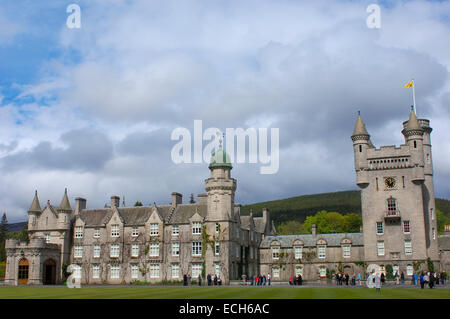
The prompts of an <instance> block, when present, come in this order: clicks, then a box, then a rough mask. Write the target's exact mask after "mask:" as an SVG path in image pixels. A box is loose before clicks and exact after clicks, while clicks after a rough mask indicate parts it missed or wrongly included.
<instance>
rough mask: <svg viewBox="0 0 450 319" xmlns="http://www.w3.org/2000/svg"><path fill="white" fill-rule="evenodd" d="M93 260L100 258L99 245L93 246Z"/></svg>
mask: <svg viewBox="0 0 450 319" xmlns="http://www.w3.org/2000/svg"><path fill="white" fill-rule="evenodd" d="M93 256H94V258H100V245H94V253H93Z"/></svg>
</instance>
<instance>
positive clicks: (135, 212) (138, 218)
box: [117, 206, 153, 225]
mask: <svg viewBox="0 0 450 319" xmlns="http://www.w3.org/2000/svg"><path fill="white" fill-rule="evenodd" d="M117 210H118V211H119V214H120V216H121V217H122V219H123V222H124V223H125V225H144V224H145V222H146V221H147V220H148V218H149V217H150V215H151V214H152V213H153V206H138V207H121V208H117Z"/></svg>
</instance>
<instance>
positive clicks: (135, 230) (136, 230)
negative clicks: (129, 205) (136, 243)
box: [131, 227, 139, 237]
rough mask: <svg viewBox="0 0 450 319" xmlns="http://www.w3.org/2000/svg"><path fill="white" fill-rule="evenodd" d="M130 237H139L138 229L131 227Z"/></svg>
mask: <svg viewBox="0 0 450 319" xmlns="http://www.w3.org/2000/svg"><path fill="white" fill-rule="evenodd" d="M131 236H133V237H137V236H139V229H138V228H137V227H133V228H132V230H131Z"/></svg>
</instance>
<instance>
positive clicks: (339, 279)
mask: <svg viewBox="0 0 450 319" xmlns="http://www.w3.org/2000/svg"><path fill="white" fill-rule="evenodd" d="M335 279H336V285H338V286H342V285H344V284H345V285H346V286H348V285H349V283H350V285H352V286H356V281H358V284H359V285H361V274H360V273H358V275H354V274H353V276H352V278H351V280H350V275H349V274H348V273H341V272H338V273H336V275H335Z"/></svg>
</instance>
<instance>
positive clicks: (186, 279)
mask: <svg viewBox="0 0 450 319" xmlns="http://www.w3.org/2000/svg"><path fill="white" fill-rule="evenodd" d="M187 281H188V278H187V275H186V274H184V275H183V286H187Z"/></svg>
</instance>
